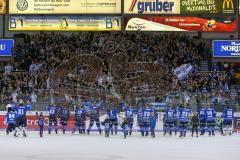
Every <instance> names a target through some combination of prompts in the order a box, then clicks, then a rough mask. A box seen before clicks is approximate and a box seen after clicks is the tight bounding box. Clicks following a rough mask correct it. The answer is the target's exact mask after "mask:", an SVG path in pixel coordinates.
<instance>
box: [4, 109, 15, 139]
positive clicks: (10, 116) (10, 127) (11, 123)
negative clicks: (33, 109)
mask: <svg viewBox="0 0 240 160" xmlns="http://www.w3.org/2000/svg"><path fill="white" fill-rule="evenodd" d="M7 109H8V112H7V114H6V116H5V122H6V124H7V130H6V132H7V135H8V134H9V133H10V132H13V131H14V130H15V128H16V118H17V113H15V112H14V111H13V108H12V107H11V106H8V108H7Z"/></svg>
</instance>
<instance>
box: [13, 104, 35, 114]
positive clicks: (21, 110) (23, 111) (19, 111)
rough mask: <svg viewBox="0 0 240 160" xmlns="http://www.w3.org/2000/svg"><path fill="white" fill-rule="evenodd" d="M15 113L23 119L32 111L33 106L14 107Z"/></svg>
mask: <svg viewBox="0 0 240 160" xmlns="http://www.w3.org/2000/svg"><path fill="white" fill-rule="evenodd" d="M13 109H14V111H15V112H16V113H17V117H22V116H26V114H27V111H28V110H30V109H32V106H31V105H29V104H27V105H23V106H17V105H16V106H14V108H13Z"/></svg>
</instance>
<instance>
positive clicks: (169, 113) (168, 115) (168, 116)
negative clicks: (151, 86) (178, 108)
mask: <svg viewBox="0 0 240 160" xmlns="http://www.w3.org/2000/svg"><path fill="white" fill-rule="evenodd" d="M164 120H165V122H174V110H173V109H167V110H166V111H165V117H164Z"/></svg>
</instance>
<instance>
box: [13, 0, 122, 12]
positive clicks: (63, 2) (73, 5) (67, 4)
mask: <svg viewBox="0 0 240 160" xmlns="http://www.w3.org/2000/svg"><path fill="white" fill-rule="evenodd" d="M9 13H10V14H120V13H121V0H10V1H9Z"/></svg>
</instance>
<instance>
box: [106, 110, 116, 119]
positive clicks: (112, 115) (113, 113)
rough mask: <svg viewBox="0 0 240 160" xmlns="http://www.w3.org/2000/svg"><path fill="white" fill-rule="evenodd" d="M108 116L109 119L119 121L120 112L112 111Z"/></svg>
mask: <svg viewBox="0 0 240 160" xmlns="http://www.w3.org/2000/svg"><path fill="white" fill-rule="evenodd" d="M107 115H108V117H109V119H118V110H117V109H111V110H109V111H108V112H107Z"/></svg>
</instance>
